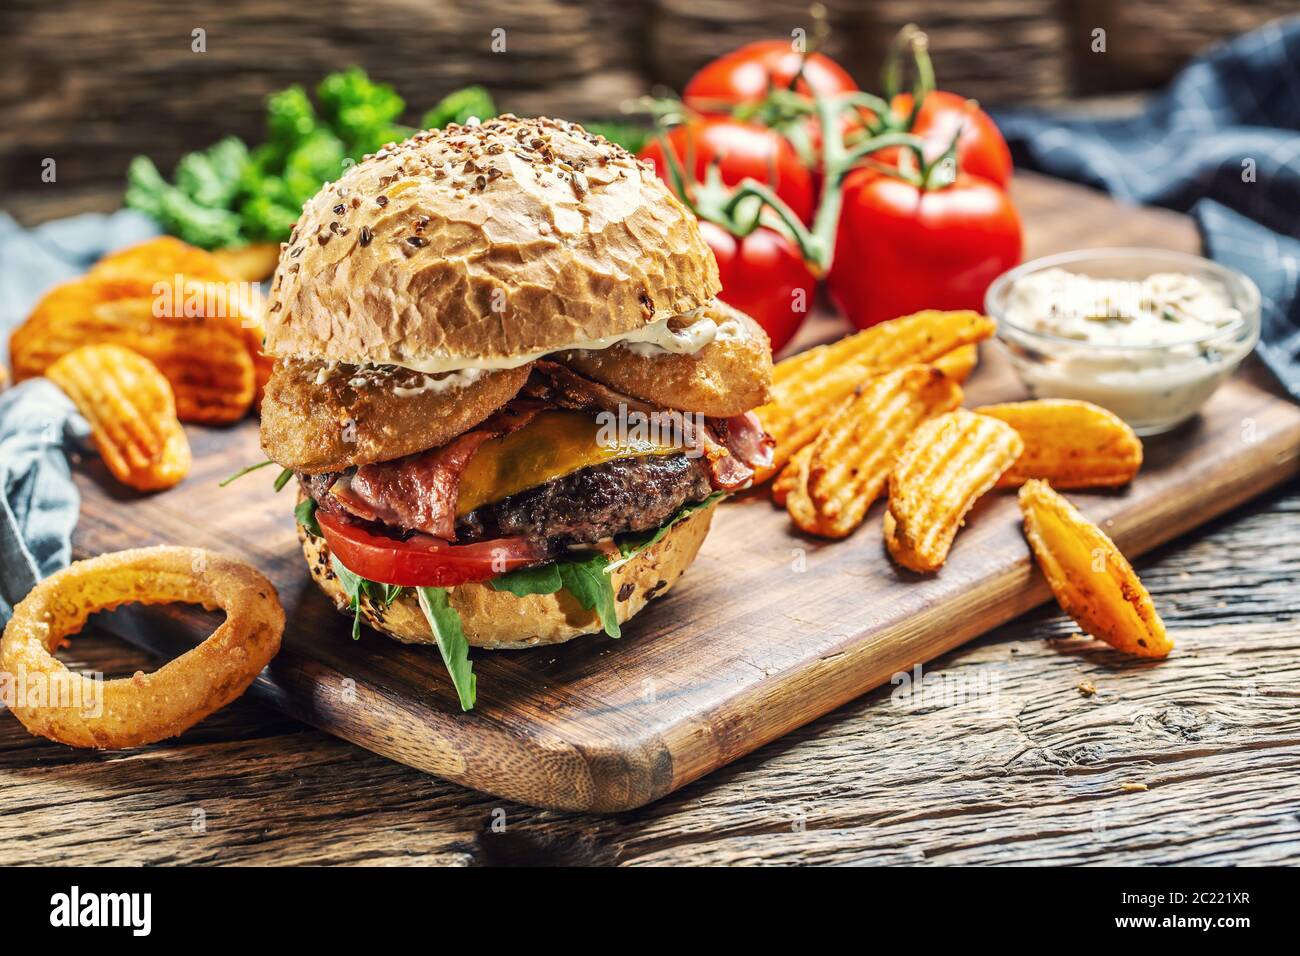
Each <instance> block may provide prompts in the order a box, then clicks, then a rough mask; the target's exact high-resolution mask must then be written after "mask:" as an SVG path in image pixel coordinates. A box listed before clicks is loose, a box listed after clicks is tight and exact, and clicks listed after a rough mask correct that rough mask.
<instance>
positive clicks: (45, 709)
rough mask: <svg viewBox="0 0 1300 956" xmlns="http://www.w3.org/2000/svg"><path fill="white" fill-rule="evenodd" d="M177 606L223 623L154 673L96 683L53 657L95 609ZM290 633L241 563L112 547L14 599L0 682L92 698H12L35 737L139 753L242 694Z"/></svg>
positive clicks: (267, 587)
mask: <svg viewBox="0 0 1300 956" xmlns="http://www.w3.org/2000/svg"><path fill="white" fill-rule="evenodd" d="M171 602H183V603H186V604H199V605H202V606H203V607H204V608H206V609H207V610H209V611H211V610H214V609H216V608H221V609H222V610H224V611H225V612H226V620H225V621H223V622H222V623H221V626H220V627H218V628H217V629H216V630H215V631H213V632H212V634H211V636H210V637H208V639H207V640H205V641H204V642H203V643H202V644H200V645H198V646H197V647H195V648H193V649H191V650H189V651H187V652H185V653H184V654H182V655H181V656H180V657H178V658H176V659H175V660H173V661H171V662H169V663H167V664H164V665H163V666H162V667H160V668H159V669H158V670H156V671H154V672H153V673H151V674H145V673H142V672H137V673H136V674H135V675H134V676H133V677H124V678H118V679H116V680H107V681H103V682H102V683H101V682H99V681H96V680H93V679H92V678H90V677H87V676H85V675H82V674H74V673H72V672H71V671H69V670H68V668H67V667H66V666H65V665H64V664H63V662H62V661H59V660H57V659H56V658H55V657H54V656H53V651H54V650H55V649H56V648H58V647H60V646H61V645H63V644H65V643H67V642H66V638H67V637H68V636H69V635H71V634H75V633H77V632H78V631H80V630H81V628H82V627H83V626H85V623H86V619H87V618H88V617H89V616H90V615H91V614H92V613H94V612H95V611H100V610H109V609H112V608H116V607H119V606H121V605H123V604H132V603H139V604H167V603H171ZM283 632H284V608H282V607H281V606H280V599H279V597H278V596H277V595H276V593H275V588H274V587H273V586H272V585H271V582H270V581H268V580H267V579H266V578H265V577H264V576H263V575H262V574H261V573H260V572H258V571H256V570H254V569H253V568H252V567H250V566H249V565H247V564H245V563H244V562H242V561H238V560H236V559H234V558H231V557H228V556H225V555H221V554H217V553H215V552H212V551H205V550H203V549H202V548H181V547H170V546H162V547H155V548H136V549H133V550H130V551H117V552H113V553H111V554H102V555H100V556H99V557H96V558H91V559H89V560H87V561H78V562H76V563H75V564H73V565H71V566H70V567H67V568H65V569H64V570H62V571H59V572H58V573H56V574H53V575H51V576H50V577H48V578H46V579H45V580H44V581H42V582H41V583H40V584H38V585H36V587H35V588H33V589H32V591H31V593H30V594H28V595H27V597H25V598H23V600H21V601H19V602H18V605H17V606H16V607H15V608H14V615H13V618H12V619H10V621H9V624H8V626H7V627H6V628H5V630H4V639H3V641H2V642H0V670H3V672H4V673H3V674H0V677H3V678H5V679H7V680H9V681H13V682H15V686H18V684H17V682H19V681H21V682H25V685H29V686H32V687H36V686H40V687H45V688H49V687H55V686H58V687H60V688H63V687H67V688H70V689H71V691H72V692H73V693H72V697H71V699H72V700H75V701H82V702H84V701H87V700H91V701H96V702H97V703H96V705H95V706H94V707H92V708H89V709H88V708H86V707H85V705H84V703H83V704H82V706H80V707H78V706H69V705H68V704H67V703H66V700H59V701H55V700H54V699H53V697H54V696H55V695H53V694H49V693H43V694H20V695H15V697H14V699H13V700H11V701H10V710H12V711H13V713H14V716H15V717H17V718H18V719H19V720H20V721H22V723H23V726H25V727H26V728H27V729H28V730H29V731H30V732H31V733H33V734H38V735H40V736H42V737H48V738H50V739H51V740H57V741H59V742H60V743H65V744H68V745H70V746H73V747H97V748H101V749H117V748H121V747H138V746H141V745H143V744H149V743H153V742H154V741H158V740H164V739H166V738H168V737H174V736H176V735H177V734H180V733H182V732H183V731H185V730H187V729H188V728H190V727H191V726H193V725H194V724H196V723H198V722H199V721H200V720H202V719H203V718H204V717H206V716H208V715H209V714H211V713H213V712H214V711H217V710H220V709H221V708H222V707H224V706H226V705H227V704H229V703H230V702H231V701H233V700H234V699H235V698H237V697H239V696H240V695H241V694H242V693H243V692H244V691H245V690H246V689H247V688H248V685H249V684H251V683H252V682H253V679H254V678H255V677H256V676H257V675H258V674H259V673H260V672H261V670H262V668H263V667H265V666H266V664H267V662H268V661H270V659H271V658H272V657H274V656H275V652H276V651H277V650H279V648H280V636H281V634H283ZM24 696H26V697H29V698H35V697H43V698H44V699H38V700H26V701H25V700H22V699H20V698H22V697H24ZM88 711H89V712H88Z"/></svg>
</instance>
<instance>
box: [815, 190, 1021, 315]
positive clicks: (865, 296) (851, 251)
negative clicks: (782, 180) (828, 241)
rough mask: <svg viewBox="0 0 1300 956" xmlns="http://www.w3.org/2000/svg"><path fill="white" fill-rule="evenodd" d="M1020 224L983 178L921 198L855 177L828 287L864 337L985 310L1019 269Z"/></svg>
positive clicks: (1005, 199)
mask: <svg viewBox="0 0 1300 956" xmlns="http://www.w3.org/2000/svg"><path fill="white" fill-rule="evenodd" d="M1020 252H1021V231H1020V217H1019V216H1018V215H1017V214H1016V210H1015V207H1014V206H1013V205H1012V204H1011V200H1010V199H1009V198H1008V197H1007V194H1006V193H1005V192H1004V191H1003V190H1002V189H1000V188H999V187H998V186H997V185H996V184H995V183H993V182H990V181H989V180H987V179H984V178H982V177H979V176H972V175H969V174H967V173H964V172H963V173H958V175H957V177H956V180H955V181H954V182H952V183H951V184H950V185H947V186H943V187H941V188H937V189H931V190H923V189H921V188H920V187H918V186H917V185H915V184H913V183H911V182H908V181H905V180H903V179H899V178H897V177H894V176H889V175H885V174H882V173H879V172H876V171H873V170H867V169H860V170H855V171H854V172H852V173H850V174H849V175H848V177H847V178H846V179H845V182H844V209H843V213H842V214H841V217H840V223H839V232H838V236H837V238H836V245H835V258H834V260H833V262H832V264H831V270H830V275H829V276H828V281H829V284H830V292H831V296H832V298H833V299H834V300H835V302H836V304H837V305H838V306H839V307H840V309H842V310H843V311H844V313H845V314H846V315H847V316H848V317H849V318H850V319H851V320H852V321H853V323H854V324H855V325H857V326H858V327H859V328H863V329H865V328H868V327H869V326H872V325H875V324H876V323H878V322H883V321H885V320H886V319H892V318H896V317H897V316H900V315H908V314H910V313H912V312H917V311H920V310H922V309H982V308H983V304H984V292H985V290H986V289H987V288H988V286H989V283H991V282H992V281H993V280H994V279H995V278H996V277H997V276H999V275H1000V274H1002V273H1003V272H1005V271H1006V270H1007V269H1009V268H1011V267H1012V266H1014V265H1015V264H1016V263H1018V262H1019V261H1020Z"/></svg>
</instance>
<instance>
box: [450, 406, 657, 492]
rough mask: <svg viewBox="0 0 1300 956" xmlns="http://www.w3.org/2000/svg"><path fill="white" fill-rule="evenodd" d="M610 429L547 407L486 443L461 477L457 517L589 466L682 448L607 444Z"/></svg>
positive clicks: (633, 441)
mask: <svg viewBox="0 0 1300 956" xmlns="http://www.w3.org/2000/svg"><path fill="white" fill-rule="evenodd" d="M610 431H613V429H611V428H602V426H601V424H600V423H599V422H597V421H596V419H595V418H593V417H592V416H591V415H588V414H585V413H583V412H576V411H568V410H564V409H551V410H547V411H544V412H541V413H539V414H538V415H537V417H535V418H534V419H533V420H532V421H531V422H529V423H528V424H527V425H525V426H524V427H523V428H521V429H519V430H518V431H515V432H511V433H510V434H509V435H503V436H502V437H500V438H492V439H489V440H488V441H485V442H484V443H483V444H482V446H481V447H480V448H479V450H478V451H477V452H476V453H475V455H474V457H473V458H471V459H470V462H469V464H468V465H467V466H466V467H465V471H464V473H463V474H462V475H461V479H460V497H459V498H458V499H457V502H456V517H458V518H461V517H464V516H465V515H467V514H469V513H470V512H471V511H473V510H474V509H475V508H480V507H482V506H483V505H490V504H492V503H494V502H497V501H500V500H502V499H503V498H508V497H510V496H511V495H517V494H519V492H521V491H527V490H528V489H529V488H534V487H536V486H537V485H542V484H545V483H546V482H548V481H554V480H555V479H556V478H563V477H564V476H565V475H569V474H572V473H573V472H575V471H578V470H579V469H582V468H590V467H591V466H592V465H600V464H603V463H604V462H607V461H613V460H615V459H617V458H643V457H646V456H649V455H671V454H674V453H676V452H680V451H681V450H682V449H681V446H680V445H673V444H660V443H659V442H658V441H655V440H653V439H649V438H640V437H634V436H627V438H626V440H611V438H612V436H610V435H608V434H602V432H610Z"/></svg>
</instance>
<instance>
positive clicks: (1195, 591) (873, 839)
mask: <svg viewBox="0 0 1300 956" xmlns="http://www.w3.org/2000/svg"><path fill="white" fill-rule="evenodd" d="M1089 198H1090V197H1089V196H1088V194H1086V193H1083V192H1082V191H1081V192H1080V194H1079V205H1078V208H1077V210H1076V211H1075V214H1076V215H1077V216H1078V217H1082V218H1084V219H1086V218H1087V217H1088V216H1089V214H1090V208H1091V207H1090V206H1089ZM1021 199H1022V206H1023V207H1026V208H1025V212H1026V213H1027V218H1028V217H1032V213H1033V210H1032V201H1033V197H1032V195H1031V194H1028V193H1024V194H1022V196H1021ZM1076 225H1077V223H1076ZM1092 228H1093V234H1092V238H1093V239H1094V240H1095V244H1105V243H1107V242H1111V241H1114V240H1115V238H1116V237H1113V236H1108V235H1107V234H1106V228H1107V227H1106V223H1105V222H1104V221H1102V220H1101V219H1098V220H1097V221H1096V222H1095V223H1093V227H1092ZM1179 228H1183V227H1182V226H1179ZM1185 228H1186V232H1185V233H1184V234H1183V240H1182V243H1181V244H1183V245H1186V246H1189V247H1191V246H1194V244H1195V235H1194V233H1193V232H1191V227H1190V226H1189V225H1188V226H1186V227H1185ZM1127 238H1128V239H1130V240H1132V241H1139V242H1140V241H1141V240H1142V237H1140V236H1139V237H1132V236H1130V237H1127ZM1038 241H1039V240H1038V239H1036V237H1035V236H1034V234H1033V232H1032V231H1031V234H1030V248H1029V249H1028V250H1027V252H1028V254H1029V255H1033V254H1035V243H1036V242H1038ZM1297 518H1300V489H1297V488H1296V487H1295V486H1294V485H1293V486H1291V487H1289V488H1283V489H1281V490H1279V491H1277V492H1274V493H1272V494H1270V495H1268V496H1265V497H1263V498H1261V499H1258V500H1257V501H1255V502H1253V503H1252V504H1250V505H1248V506H1246V507H1244V508H1241V509H1238V510H1237V511H1235V512H1233V513H1232V514H1230V515H1229V516H1228V517H1226V518H1224V519H1221V520H1219V521H1217V522H1215V523H1212V524H1210V525H1208V526H1206V527H1204V528H1203V529H1201V530H1200V531H1198V532H1195V533H1193V534H1190V535H1187V536H1185V537H1183V538H1181V539H1179V540H1177V541H1175V542H1174V543H1173V544H1171V545H1168V546H1166V547H1165V548H1163V549H1161V550H1159V551H1157V552H1155V553H1153V554H1151V555H1149V556H1147V557H1146V558H1145V559H1143V560H1141V561H1139V562H1137V566H1138V570H1139V572H1140V573H1141V574H1142V577H1143V579H1144V580H1145V581H1146V582H1147V584H1148V586H1149V588H1150V590H1151V592H1152V595H1153V597H1154V598H1155V601H1156V604H1157V606H1158V607H1159V609H1160V611H1161V613H1162V614H1163V615H1164V618H1165V621H1166V622H1167V624H1168V625H1169V628H1170V630H1171V631H1172V632H1173V633H1174V635H1175V638H1176V640H1177V642H1178V650H1177V652H1176V653H1175V655H1174V656H1173V657H1172V658H1170V659H1169V660H1168V661H1166V662H1163V663H1159V664H1149V663H1142V662H1137V661H1134V660H1131V659H1127V658H1124V657H1122V656H1120V655H1118V654H1116V653H1114V652H1112V651H1111V650H1109V649H1108V648H1106V647H1105V646H1104V645H1101V644H1099V643H1097V642H1094V641H1091V640H1088V639H1086V638H1082V637H1079V636H1078V634H1077V629H1076V628H1075V627H1074V626H1073V625H1072V624H1071V622H1070V621H1069V620H1068V619H1066V618H1064V617H1063V616H1062V615H1061V614H1060V613H1059V612H1057V611H1056V610H1055V608H1050V607H1049V608H1043V609H1040V610H1039V611H1037V612H1035V613H1033V614H1030V615H1028V616H1026V617H1024V618H1022V619H1020V620H1019V621H1016V622H1014V623H1013V624H1011V625H1008V626H1006V627H1003V628H1000V629H999V630H996V631H994V632H992V633H990V634H988V635H986V636H984V637H983V638H981V639H979V640H977V641H975V642H973V643H971V644H968V645H966V646H965V647H963V648H961V649H960V650H958V651H957V652H955V653H952V654H949V655H947V656H945V657H942V658H939V659H938V660H935V661H933V662H931V664H929V665H927V666H926V667H925V669H924V673H925V675H927V676H928V681H929V682H928V683H926V684H924V685H922V686H923V688H924V692H923V693H922V694H921V695H920V699H919V700H912V701H908V700H903V699H896V697H898V695H897V694H896V693H895V688H893V687H890V686H886V687H882V688H880V689H879V690H877V691H874V692H872V693H870V694H868V695H866V696H865V697H863V698H861V699H859V700H857V701H855V702H853V703H852V704H850V705H848V706H845V707H843V708H841V709H840V710H838V711H836V712H834V713H832V714H830V715H828V716H826V717H823V718H822V719H820V720H817V721H815V722H813V723H811V724H809V725H807V726H806V727H803V728H802V729H800V730H797V731H795V732H794V733H792V734H790V735H789V736H787V737H785V738H784V739H782V740H780V741H777V742H776V743H773V744H770V745H768V746H766V747H764V748H762V749H760V750H758V751H756V752H755V753H753V754H750V755H749V756H747V757H744V758H742V759H740V760H738V761H737V762H736V763H734V764H732V765H731V766H729V767H727V768H725V769H723V770H720V771H718V772H716V773H714V774H712V775H710V776H708V777H706V778H704V779H702V780H700V781H698V782H696V783H694V784H692V785H690V786H687V787H686V788H684V789H682V790H680V791H678V792H676V793H674V794H671V795H670V796H668V797H666V798H665V799H663V800H661V801H659V802H658V803H655V804H652V805H650V806H648V807H645V808H643V809H641V810H637V811H634V812H629V813H625V814H621V815H617V816H606V817H596V816H580V815H574V814H565V813H558V812H553V811H543V810H534V809H530V808H528V807H524V806H520V805H516V804H511V803H509V802H506V801H502V800H500V799H497V798H494V797H489V796H485V795H482V794H478V793H474V792H472V791H468V790H465V789H462V788H459V787H456V786H454V785H451V784H447V783H444V782H442V781H440V780H438V779H436V778H433V777H430V776H427V775H425V774H422V773H420V772H418V771H415V770H411V769H409V768H407V767H404V766H402V765H399V764H396V763H392V762H390V761H388V760H385V759H384V758H382V757H378V756H376V755H374V754H371V753H369V752H367V751H365V750H362V749H360V748H358V747H355V746H353V745H351V744H347V743H344V742H342V741H340V740H337V739H335V738H333V737H330V736H328V735H326V734H324V733H321V732H319V731H316V730H313V729H311V728H308V727H305V726H303V725H301V724H298V723H296V722H294V721H292V720H289V719H288V718H285V717H283V716H281V715H280V714H278V713H276V712H275V711H273V710H270V709H267V708H265V707H263V706H261V705H259V704H257V703H254V702H253V701H251V700H248V699H245V700H241V701H239V702H237V703H236V704H234V705H233V706H231V707H229V708H227V709H226V710H225V711H223V712H221V713H219V714H217V715H215V716H214V717H212V718H210V719H209V720H207V721H204V722H203V723H201V724H200V725H198V726H197V727H195V728H194V729H192V730H191V731H190V732H189V733H187V734H185V735H183V736H182V737H180V738H179V739H177V740H175V741H172V742H169V743H166V744H160V745H155V746H152V747H148V748H145V749H143V750H140V751H136V752H129V753H93V752H80V751H72V750H69V749H67V748H65V747H62V746H59V745H56V744H53V743H50V742H48V741H45V740H42V739H38V738H33V737H30V736H28V735H27V733H26V731H25V730H24V729H23V728H22V726H21V725H20V724H19V723H18V722H17V721H15V720H12V719H10V718H8V717H4V718H0V864H13V863H39V864H56V863H77V864H109V863H118V864H166V863H228V864H237V863H256V864H294V863H317V864H334V863H363V864H383V863H444V864H476V863H477V864H500V863H578V864H633V863H651V864H654V863H658V864H727V863H928V862H934V863H1033V864H1077V863H1137V864H1157V863H1160V864H1167V863H1200V864H1251V863H1300V814H1297V812H1296V808H1297V807H1298V806H1300V707H1298V706H1297V701H1298V699H1300V695H1297V690H1296V689H1297V687H1300V653H1298V652H1300V587H1298V582H1300V520H1297ZM63 657H64V659H65V660H67V661H68V662H69V664H70V665H71V666H80V667H82V668H85V669H89V670H98V671H102V672H104V673H105V674H106V675H108V676H118V675H123V674H130V673H132V672H134V671H135V670H137V669H139V668H144V669H152V668H153V667H156V666H157V661H154V660H151V659H150V658H148V657H147V656H146V655H144V654H143V653H141V652H138V651H135V650H134V649H132V648H130V647H128V646H126V645H124V644H121V643H119V642H117V641H114V640H112V639H109V638H105V637H97V636H94V635H93V634H90V635H86V636H83V637H81V638H78V639H77V640H76V641H75V642H74V644H73V645H72V647H71V648H70V649H68V651H66V652H65V653H64V655H63Z"/></svg>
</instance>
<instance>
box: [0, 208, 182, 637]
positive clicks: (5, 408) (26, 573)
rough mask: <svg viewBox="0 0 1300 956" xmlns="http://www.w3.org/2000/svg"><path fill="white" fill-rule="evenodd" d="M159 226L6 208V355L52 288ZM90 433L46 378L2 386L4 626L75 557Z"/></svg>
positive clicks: (0, 313)
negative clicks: (73, 455)
mask: <svg viewBox="0 0 1300 956" xmlns="http://www.w3.org/2000/svg"><path fill="white" fill-rule="evenodd" d="M157 233H158V227H157V226H156V225H154V223H153V222H152V221H151V220H149V219H147V218H145V217H144V216H141V215H140V214H139V213H135V212H120V213H115V214H114V215H111V216H99V215H86V216H75V217H73V218H71V219H61V220H58V221H57V222H50V223H46V224H45V225H43V226H38V227H36V228H35V229H23V228H22V227H21V226H19V225H18V224H17V223H16V222H14V220H13V219H12V218H11V217H9V216H8V215H6V214H5V213H0V359H4V360H6V361H7V352H8V347H9V333H10V331H11V330H12V329H13V327H14V326H16V325H17V324H18V323H20V322H21V321H22V320H23V319H25V318H26V317H27V314H28V313H29V312H30V311H31V309H32V306H34V305H35V304H36V302H37V300H38V299H39V298H40V297H41V295H42V294H43V293H44V292H45V291H46V290H48V289H49V288H50V287H51V286H53V285H56V284H58V283H60V282H63V281H66V280H68V279H71V278H74V277H76V276H79V275H81V274H82V273H83V272H85V271H86V269H88V268H89V267H90V266H91V264H92V263H94V262H95V260H96V259H99V258H100V257H101V256H103V255H104V254H105V253H107V252H111V251H112V250H114V249H120V248H121V247H122V246H127V245H131V244H132V243H135V242H141V241H143V240H144V239H147V238H149V237H150V236H154V235H157ZM88 432H89V429H88V428H87V426H86V422H85V420H84V419H83V418H82V417H81V416H80V415H79V414H78V413H77V410H76V409H75V408H74V407H73V405H72V402H70V401H69V400H68V397H67V396H66V395H64V394H63V392H61V391H60V390H59V389H58V388H56V387H55V386H54V384H53V383H52V382H49V381H47V380H46V379H43V378H37V379H32V380H30V381H26V382H22V383H21V384H19V385H17V386H14V387H12V388H9V389H6V390H5V391H3V392H0V625H3V624H4V623H5V622H7V621H8V620H9V618H10V617H11V616H12V614H13V606H14V605H15V604H16V603H18V602H19V601H20V600H22V598H23V597H24V596H25V595H26V594H27V592H28V591H30V590H31V589H32V587H33V586H34V585H35V584H36V582H37V581H39V580H40V579H41V578H43V577H45V576H46V575H48V574H53V573H54V572H55V571H57V570H59V569H60V568H63V567H66V566H67V564H68V562H69V561H70V560H71V558H72V529H73V528H74V527H75V526H76V524H77V514H78V512H79V511H80V508H81V496H80V495H79V494H78V493H77V486H76V485H75V484H73V481H72V474H71V472H70V470H69V468H68V458H67V450H68V449H69V448H70V447H72V446H74V445H76V444H79V443H82V442H84V441H85V439H86V436H87V433H88Z"/></svg>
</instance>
